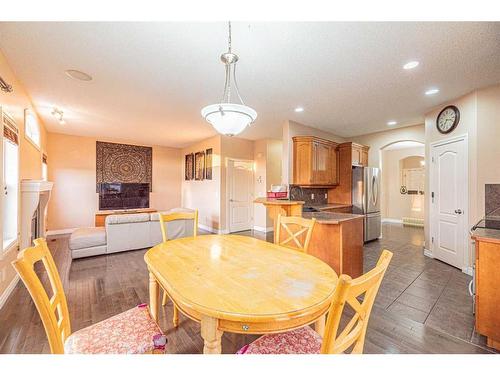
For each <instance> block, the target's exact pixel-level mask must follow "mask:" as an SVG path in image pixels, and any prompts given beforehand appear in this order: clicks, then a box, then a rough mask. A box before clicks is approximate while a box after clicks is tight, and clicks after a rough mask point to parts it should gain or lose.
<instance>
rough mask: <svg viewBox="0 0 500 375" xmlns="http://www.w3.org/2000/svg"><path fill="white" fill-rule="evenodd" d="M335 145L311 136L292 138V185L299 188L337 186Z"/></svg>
mask: <svg viewBox="0 0 500 375" xmlns="http://www.w3.org/2000/svg"><path fill="white" fill-rule="evenodd" d="M337 159H338V157H337V143H335V142H332V141H329V140H326V139H321V138H317V137H313V136H301V137H293V183H294V184H295V185H301V186H334V185H337V184H338V160H337Z"/></svg>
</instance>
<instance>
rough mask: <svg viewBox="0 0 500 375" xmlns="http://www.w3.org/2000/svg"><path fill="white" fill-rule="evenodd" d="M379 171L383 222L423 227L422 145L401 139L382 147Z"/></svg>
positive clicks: (423, 164)
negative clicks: (380, 172) (380, 174)
mask: <svg viewBox="0 0 500 375" xmlns="http://www.w3.org/2000/svg"><path fill="white" fill-rule="evenodd" d="M380 168H381V171H382V179H381V194H380V199H381V201H380V202H381V216H382V222H383V223H396V224H403V225H409V226H417V227H423V225H424V214H425V212H424V210H425V205H424V194H425V191H424V185H425V145H424V143H422V142H418V141H411V140H402V141H396V142H391V143H389V144H387V145H385V146H384V147H381V149H380Z"/></svg>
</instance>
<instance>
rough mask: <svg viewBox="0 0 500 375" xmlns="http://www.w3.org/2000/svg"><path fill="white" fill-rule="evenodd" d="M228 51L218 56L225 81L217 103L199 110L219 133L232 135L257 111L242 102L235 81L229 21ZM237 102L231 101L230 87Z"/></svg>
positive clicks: (252, 120) (237, 132) (246, 123)
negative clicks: (223, 66)
mask: <svg viewBox="0 0 500 375" xmlns="http://www.w3.org/2000/svg"><path fill="white" fill-rule="evenodd" d="M228 45H229V48H228V51H227V52H226V53H223V54H222V55H221V57H220V59H221V61H222V63H223V64H224V65H225V68H226V82H225V84H224V94H223V95H222V100H221V102H220V103H218V104H211V105H208V106H206V107H205V108H203V109H202V110H201V115H202V116H203V118H204V119H205V120H207V121H208V122H209V123H210V124H211V125H212V126H213V127H214V128H215V130H217V131H218V132H219V133H221V134H224V135H228V136H233V135H236V134H239V133H241V132H242V131H243V130H244V129H245V128H246V127H247V126H248V125H250V124H251V123H252V122H254V121H255V119H256V118H257V112H255V110H253V109H252V108H250V107H248V106H246V105H245V103H243V100H242V99H241V96H240V92H239V90H238V84H237V82H236V63H237V62H238V56H237V55H236V54H234V53H233V52H232V51H231V22H229V40H228ZM233 86H234V92H235V93H236V96H237V99H238V100H239V103H233V102H231V94H232V88H233Z"/></svg>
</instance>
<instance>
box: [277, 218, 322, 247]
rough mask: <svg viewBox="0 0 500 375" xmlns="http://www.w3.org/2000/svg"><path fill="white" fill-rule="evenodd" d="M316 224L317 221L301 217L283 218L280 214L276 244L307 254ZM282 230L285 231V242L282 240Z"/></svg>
mask: <svg viewBox="0 0 500 375" xmlns="http://www.w3.org/2000/svg"><path fill="white" fill-rule="evenodd" d="M315 223H316V219H304V218H303V217H300V216H283V215H281V214H280V215H278V218H277V219H276V233H275V236H274V243H275V244H277V245H281V246H285V247H288V248H291V249H294V250H300V251H302V252H304V253H307V249H308V248H309V242H310V241H311V235H312V231H313V229H314V224H315ZM282 229H284V233H283V234H284V238H283V240H282V239H281V233H282ZM301 239H303V242H301Z"/></svg>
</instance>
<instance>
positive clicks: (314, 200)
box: [290, 185, 328, 206]
mask: <svg viewBox="0 0 500 375" xmlns="http://www.w3.org/2000/svg"><path fill="white" fill-rule="evenodd" d="M290 199H292V200H298V201H304V202H306V203H305V206H319V205H323V204H327V203H328V189H321V188H301V187H299V186H297V185H290Z"/></svg>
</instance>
